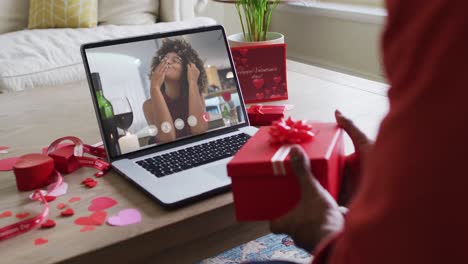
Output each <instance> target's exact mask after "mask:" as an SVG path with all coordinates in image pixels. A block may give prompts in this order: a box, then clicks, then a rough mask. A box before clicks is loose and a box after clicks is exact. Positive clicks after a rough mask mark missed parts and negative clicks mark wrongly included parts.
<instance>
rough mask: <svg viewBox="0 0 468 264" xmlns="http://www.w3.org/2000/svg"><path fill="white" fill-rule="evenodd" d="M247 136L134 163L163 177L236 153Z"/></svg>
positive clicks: (227, 138)
mask: <svg viewBox="0 0 468 264" xmlns="http://www.w3.org/2000/svg"><path fill="white" fill-rule="evenodd" d="M249 138H250V136H249V135H247V134H237V135H234V136H230V137H226V138H221V139H218V140H214V141H211V142H207V143H203V144H200V145H196V146H193V147H188V148H185V149H181V150H178V151H174V152H170V153H166V154H163V155H160V156H156V157H152V158H147V159H144V160H139V161H137V162H136V163H137V164H138V165H140V167H142V168H144V169H145V170H147V171H149V172H150V173H151V174H153V175H155V176H156V177H163V176H166V175H170V174H173V173H176V172H179V171H183V170H187V169H190V168H193V167H197V166H201V165H204V164H207V163H210V162H213V161H217V160H221V159H224V158H228V157H231V156H233V155H234V154H236V153H237V151H238V150H239V149H240V148H241V147H242V146H243V145H244V144H245V142H247V140H248V139H249Z"/></svg>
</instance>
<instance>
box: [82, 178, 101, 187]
mask: <svg viewBox="0 0 468 264" xmlns="http://www.w3.org/2000/svg"><path fill="white" fill-rule="evenodd" d="M81 183H82V184H84V185H85V186H86V187H88V188H94V187H96V185H97V181H95V180H94V179H92V178H86V179H85V180H84V181H82V182H81Z"/></svg>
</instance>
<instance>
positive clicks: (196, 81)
mask: <svg viewBox="0 0 468 264" xmlns="http://www.w3.org/2000/svg"><path fill="white" fill-rule="evenodd" d="M85 55H86V59H87V62H88V65H89V71H90V73H91V79H92V83H93V85H92V88H93V89H92V90H93V92H94V93H95V99H96V100H95V102H96V104H97V106H98V108H99V111H98V112H99V115H100V118H101V122H102V124H101V125H102V132H103V135H104V140H105V141H106V143H107V144H106V145H107V147H108V151H109V154H110V155H111V157H117V156H119V155H121V154H126V153H131V152H134V151H137V150H140V149H142V148H148V147H151V146H155V145H160V144H165V143H169V142H174V141H176V140H180V139H183V138H187V137H191V136H194V135H200V134H204V133H207V132H210V131H214V130H218V129H223V128H226V127H230V126H234V125H238V124H242V123H245V122H246V121H245V116H243V110H242V108H241V107H242V105H241V104H242V102H241V96H240V95H239V87H238V85H237V81H236V79H235V74H234V69H233V67H232V65H231V61H230V59H229V52H228V47H227V45H226V43H225V39H224V33H223V31H222V30H221V29H216V30H211V31H204V32H198V33H191V34H185V35H179V36H174V37H165V38H157V39H155V38H153V39H145V40H140V41H132V42H127V43H123V44H112V45H104V46H99V47H94V48H86V49H85Z"/></svg>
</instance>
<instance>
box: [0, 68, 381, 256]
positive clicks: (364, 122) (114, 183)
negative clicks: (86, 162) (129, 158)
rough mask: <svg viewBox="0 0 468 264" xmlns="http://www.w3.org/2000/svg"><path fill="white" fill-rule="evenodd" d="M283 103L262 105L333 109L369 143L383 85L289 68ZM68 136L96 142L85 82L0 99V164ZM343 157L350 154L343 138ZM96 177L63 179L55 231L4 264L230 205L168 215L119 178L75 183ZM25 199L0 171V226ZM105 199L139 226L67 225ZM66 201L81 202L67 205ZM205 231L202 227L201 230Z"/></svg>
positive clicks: (67, 252) (110, 240) (7, 247)
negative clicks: (87, 228)
mask: <svg viewBox="0 0 468 264" xmlns="http://www.w3.org/2000/svg"><path fill="white" fill-rule="evenodd" d="M288 90H289V100H286V101H277V102H271V103H268V104H275V105H277V104H291V105H293V109H291V110H289V111H288V112H287V116H289V115H290V116H292V117H294V118H295V119H309V120H316V121H324V122H333V121H334V114H333V113H334V110H335V109H340V110H341V111H342V112H343V113H344V114H346V115H348V116H349V117H350V118H352V119H353V120H354V121H355V123H356V124H357V125H358V126H360V127H361V128H362V129H363V130H364V131H365V132H366V133H367V134H368V135H369V136H370V137H371V138H373V137H375V135H376V134H377V131H378V127H379V123H380V121H381V119H382V118H383V116H384V115H385V113H386V112H387V111H388V103H387V98H386V90H387V85H385V84H382V83H378V82H373V81H369V80H365V79H361V78H357V77H353V76H349V75H345V74H341V73H336V72H333V71H329V70H325V69H322V68H318V67H314V66H310V65H305V64H301V63H298V62H294V61H288ZM67 135H74V136H77V137H80V138H81V139H82V140H83V141H84V142H87V143H91V144H92V143H96V142H99V141H100V134H99V129H98V126H97V121H96V117H95V113H94V110H93V105H92V101H91V97H90V93H89V90H88V87H87V84H86V83H85V82H80V83H79V84H76V83H75V84H69V85H62V86H60V87H47V88H37V89H33V90H29V91H24V92H17V93H7V94H0V145H7V146H10V147H11V149H9V152H8V153H6V154H0V159H3V158H8V157H13V156H20V155H23V154H26V153H32V152H40V150H41V149H42V148H43V147H45V146H47V145H48V144H49V143H50V142H52V141H53V140H54V139H56V138H59V137H62V136H67ZM345 142H346V151H347V152H348V153H349V152H351V151H352V144H351V142H350V140H349V138H348V139H346V140H345ZM94 172H95V170H93V169H89V168H82V169H80V170H78V171H76V172H74V173H72V174H70V175H67V176H65V181H66V182H67V183H68V184H69V189H68V193H67V194H66V195H64V196H61V197H58V198H57V200H56V201H54V202H52V203H51V213H50V218H51V219H54V220H55V221H56V223H57V226H56V227H54V228H52V229H48V230H44V229H39V230H33V231H30V232H28V233H26V234H23V235H20V236H18V237H15V238H13V239H9V240H6V241H3V242H1V243H0V254H1V255H2V262H4V263H31V262H32V260H34V262H35V263H54V262H59V261H63V260H67V259H70V258H73V257H76V256H79V255H81V254H84V253H87V252H91V251H94V250H97V249H101V248H104V247H107V246H110V245H113V244H115V243H118V242H121V241H124V240H128V239H130V238H133V237H136V236H140V235H143V234H146V233H148V232H152V231H154V230H157V229H160V228H163V227H167V226H169V225H173V224H175V223H179V222H183V221H186V220H187V219H190V218H193V217H196V216H198V215H201V214H203V213H206V212H209V211H212V210H217V209H218V208H221V207H223V206H226V205H229V204H232V202H233V199H232V193H230V192H228V193H224V194H220V195H217V196H215V197H212V198H209V199H206V200H203V201H200V202H197V203H195V204H192V205H189V206H186V207H183V208H181V209H177V210H173V211H167V210H164V209H163V208H161V207H160V206H159V205H157V204H156V203H155V202H154V201H153V200H152V199H150V198H149V197H148V196H147V195H145V194H144V193H143V192H141V191H139V190H138V189H137V188H135V187H134V186H133V185H132V184H130V183H129V182H128V181H126V180H124V179H123V177H121V176H119V175H117V174H116V173H115V172H110V173H108V174H107V175H106V176H104V177H103V178H100V179H98V185H97V186H96V187H95V188H92V189H86V188H85V187H83V186H82V185H81V184H80V182H81V181H82V180H84V179H85V178H87V177H92V175H93V174H94ZM28 195H29V192H18V191H17V189H16V184H15V179H14V175H13V172H11V171H10V172H0V214H1V213H2V212H5V211H7V210H9V211H11V212H12V213H13V216H11V217H4V218H2V217H0V227H2V226H5V225H7V224H9V223H12V222H15V221H17V219H16V218H15V214H16V213H22V212H31V213H33V212H35V211H37V210H38V208H40V206H39V205H38V203H34V202H31V201H30V200H29V199H28V198H27V196H28ZM98 196H108V197H111V198H113V199H115V200H116V201H118V205H116V206H114V207H112V208H110V209H108V210H106V211H107V212H108V214H109V215H116V214H117V213H118V211H120V210H122V209H124V208H137V209H138V210H139V211H140V212H141V214H142V222H141V223H139V224H136V225H130V226H126V227H111V226H108V225H103V226H99V227H96V228H95V230H94V231H92V232H80V229H81V227H80V226H77V225H75V224H74V223H73V221H74V220H75V219H76V218H77V217H81V216H88V215H90V213H91V212H89V211H88V209H87V207H88V206H89V204H90V202H91V200H92V199H94V198H95V197H98ZM71 197H80V198H81V200H80V201H78V202H74V203H70V202H69V199H70V198H71ZM58 203H65V204H67V205H69V206H70V207H72V208H73V209H74V211H75V215H74V216H73V217H61V216H60V210H58V209H57V208H56V205H57V204H58ZM207 228H209V227H207ZM37 238H45V239H47V240H48V243H47V244H45V245H40V246H35V245H34V240H35V239H37Z"/></svg>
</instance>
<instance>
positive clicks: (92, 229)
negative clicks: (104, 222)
mask: <svg viewBox="0 0 468 264" xmlns="http://www.w3.org/2000/svg"><path fill="white" fill-rule="evenodd" d="M88 231H94V226H84V227H83V228H81V229H80V232H88Z"/></svg>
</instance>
